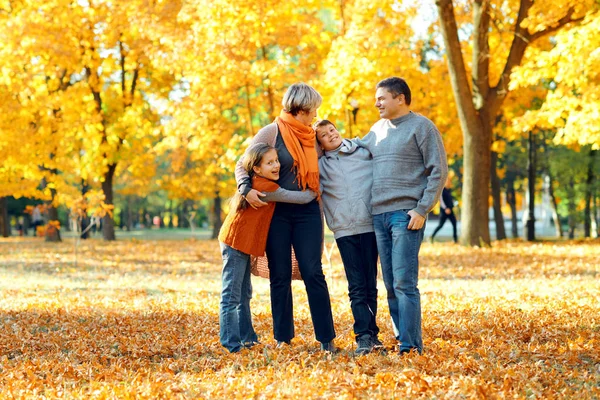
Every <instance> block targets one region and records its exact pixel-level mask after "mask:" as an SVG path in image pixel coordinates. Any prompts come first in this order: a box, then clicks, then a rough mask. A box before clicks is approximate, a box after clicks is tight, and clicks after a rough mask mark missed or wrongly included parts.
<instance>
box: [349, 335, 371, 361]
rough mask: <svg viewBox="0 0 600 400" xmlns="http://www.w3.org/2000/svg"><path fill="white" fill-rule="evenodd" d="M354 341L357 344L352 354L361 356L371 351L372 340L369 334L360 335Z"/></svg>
mask: <svg viewBox="0 0 600 400" xmlns="http://www.w3.org/2000/svg"><path fill="white" fill-rule="evenodd" d="M356 342H357V344H358V347H356V350H354V355H356V356H362V355H364V354H369V353H370V352H371V351H373V342H372V340H371V337H370V336H366V335H365V336H361V337H359V338H358V340H357V341H356Z"/></svg>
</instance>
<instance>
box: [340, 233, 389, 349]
mask: <svg viewBox="0 0 600 400" xmlns="http://www.w3.org/2000/svg"><path fill="white" fill-rule="evenodd" d="M336 242H337V246H338V249H339V250H340V255H341V256H342V262H343V263H344V269H345V271H346V278H347V279H348V295H349V297H350V308H351V309H352V315H353V316H354V333H355V335H356V339H357V340H358V338H359V337H361V336H364V335H370V336H377V334H378V333H379V328H378V327H377V322H376V316H377V241H376V239H375V233H374V232H368V233H362V234H359V235H351V236H344V237H341V238H338V239H336Z"/></svg>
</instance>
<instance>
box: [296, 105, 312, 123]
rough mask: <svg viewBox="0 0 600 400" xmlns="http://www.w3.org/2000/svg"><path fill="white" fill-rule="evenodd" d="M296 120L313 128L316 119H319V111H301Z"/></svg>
mask: <svg viewBox="0 0 600 400" xmlns="http://www.w3.org/2000/svg"><path fill="white" fill-rule="evenodd" d="M294 118H296V120H297V121H298V122H300V123H301V124H302V125H306V126H311V125H312V123H313V122H314V120H315V118H317V109H316V108H313V109H311V110H310V111H300V112H299V113H298V114H296V115H295V116H294Z"/></svg>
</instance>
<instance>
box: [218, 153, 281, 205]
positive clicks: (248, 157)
mask: <svg viewBox="0 0 600 400" xmlns="http://www.w3.org/2000/svg"><path fill="white" fill-rule="evenodd" d="M271 150H275V147H273V146H270V145H268V144H266V143H255V144H253V145H250V146H249V147H248V149H247V150H246V152H245V153H244V159H243V160H242V166H243V167H244V170H245V171H246V172H247V173H248V176H249V177H250V179H252V177H253V176H254V167H258V166H259V165H260V163H261V162H262V159H263V157H264V156H265V154H267V153H268V152H269V151H271ZM246 208H248V201H247V200H246V199H245V198H244V196H242V195H241V194H240V192H235V194H234V195H233V197H232V198H231V203H230V205H229V209H230V210H235V211H241V210H244V209H246Z"/></svg>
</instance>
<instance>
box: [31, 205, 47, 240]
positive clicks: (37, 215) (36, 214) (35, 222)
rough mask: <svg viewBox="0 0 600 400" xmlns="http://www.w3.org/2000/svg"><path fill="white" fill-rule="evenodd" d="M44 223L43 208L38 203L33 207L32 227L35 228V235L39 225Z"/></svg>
mask: <svg viewBox="0 0 600 400" xmlns="http://www.w3.org/2000/svg"><path fill="white" fill-rule="evenodd" d="M42 225H44V219H43V218H42V210H41V207H40V205H39V204H38V205H37V206H35V207H34V208H33V211H32V212H31V227H32V228H33V236H34V237H35V236H37V227H38V226H42Z"/></svg>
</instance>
